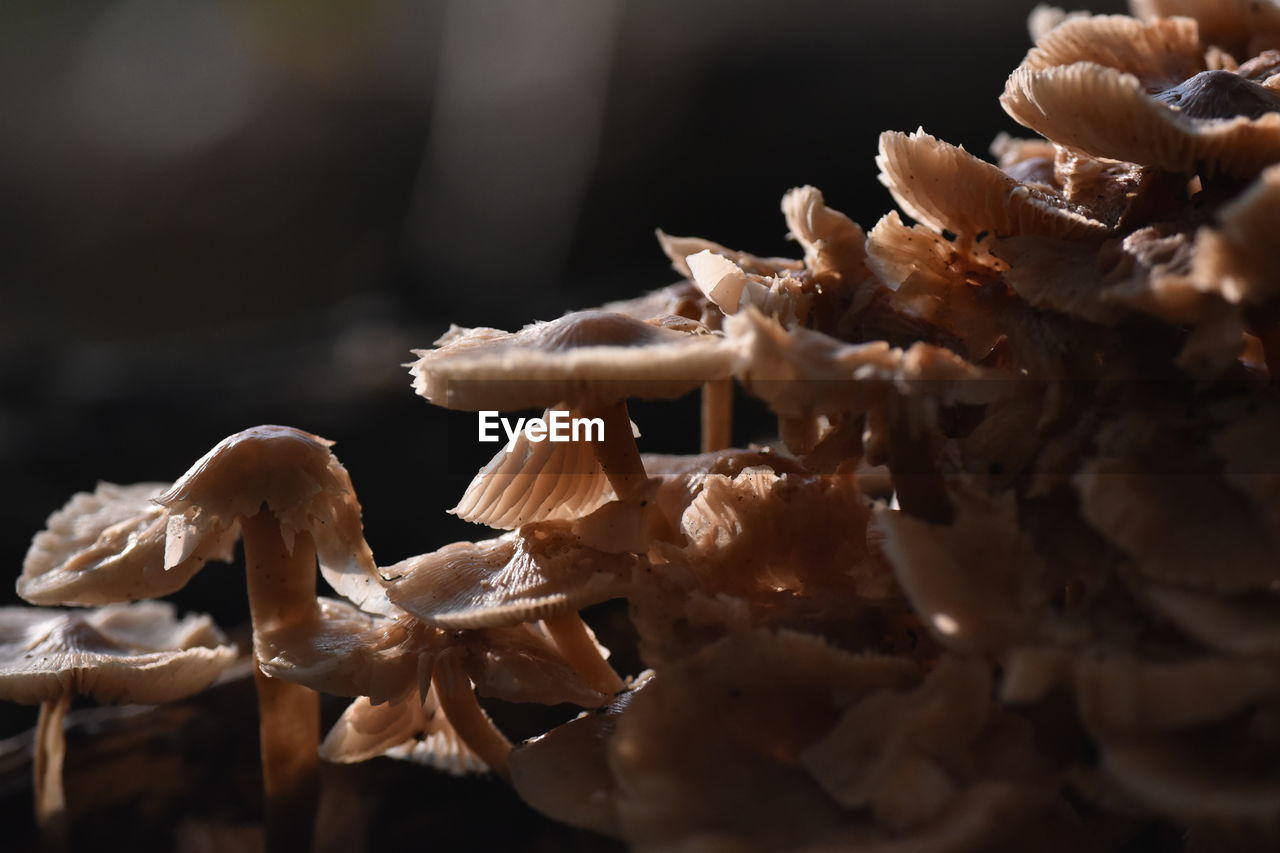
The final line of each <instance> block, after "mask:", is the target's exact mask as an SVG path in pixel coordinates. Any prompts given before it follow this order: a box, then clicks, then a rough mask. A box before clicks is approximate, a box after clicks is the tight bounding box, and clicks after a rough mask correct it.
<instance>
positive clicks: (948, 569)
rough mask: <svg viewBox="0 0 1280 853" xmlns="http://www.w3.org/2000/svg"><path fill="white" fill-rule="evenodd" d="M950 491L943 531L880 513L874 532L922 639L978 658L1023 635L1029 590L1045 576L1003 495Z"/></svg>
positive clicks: (1028, 623) (1010, 500) (1030, 604)
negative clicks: (951, 515) (949, 516)
mask: <svg viewBox="0 0 1280 853" xmlns="http://www.w3.org/2000/svg"><path fill="white" fill-rule="evenodd" d="M953 485H954V486H956V487H957V488H954V489H953V490H952V491H951V494H950V499H951V502H952V504H953V505H954V506H955V509H956V516H955V519H954V520H953V521H952V523H951V524H949V525H938V524H930V523H928V522H926V521H923V520H921V519H918V518H915V517H913V516H910V515H907V514H906V513H903V512H898V511H892V510H880V511H879V512H877V514H876V518H875V525H876V528H877V529H878V530H879V531H881V532H882V533H883V534H884V542H883V545H882V547H883V549H884V552H885V555H886V556H887V557H888V560H889V563H890V565H892V567H893V573H894V576H895V577H896V578H897V580H898V584H899V585H900V586H901V587H902V590H903V592H904V593H906V595H907V598H908V599H910V601H911V605H912V607H913V609H914V610H915V611H916V612H917V613H918V614H919V615H920V617H921V619H922V621H923V622H924V623H925V626H926V627H927V628H928V630H929V632H930V633H931V634H933V635H934V636H935V637H936V638H937V639H938V641H939V642H941V643H942V644H943V645H945V646H947V647H949V648H951V649H954V650H956V651H958V652H961V653H986V652H991V651H995V650H999V649H1002V648H1005V647H1007V646H1009V645H1010V644H1012V643H1014V642H1016V641H1017V640H1018V639H1019V638H1021V637H1023V636H1025V635H1026V633H1027V632H1028V631H1029V630H1030V629H1031V627H1032V624H1031V616H1032V614H1031V611H1032V610H1033V609H1034V607H1035V605H1036V600H1037V595H1036V593H1035V591H1034V587H1033V583H1034V579H1035V578H1037V577H1043V576H1045V574H1046V573H1047V568H1046V567H1045V566H1044V563H1043V561H1042V560H1041V558H1040V557H1039V556H1038V555H1036V554H1035V552H1034V550H1033V549H1032V546H1031V543H1030V542H1029V541H1028V540H1027V539H1026V537H1025V536H1024V535H1023V534H1022V532H1021V531H1020V530H1019V528H1018V521H1017V515H1016V503H1015V501H1014V500H1013V496H1012V494H1011V493H1005V494H1004V495H999V496H988V495H986V494H985V493H983V492H981V491H980V490H978V489H976V488H961V483H959V482H958V481H957V482H955V483H954V484H953Z"/></svg>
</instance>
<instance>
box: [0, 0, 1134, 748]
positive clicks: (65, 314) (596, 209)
mask: <svg viewBox="0 0 1280 853" xmlns="http://www.w3.org/2000/svg"><path fill="white" fill-rule="evenodd" d="M1033 5H1034V3H1033V0H969V2H964V3H957V2H954V0H896V2H892V3H869V2H855V0H846V2H833V1H832V0H825V2H819V0H790V2H787V3H782V2H776V0H365V2H346V0H325V2H322V3H315V2H303V0H267V1H266V2H264V0H223V2H175V0H81V2H77V3H38V2H23V1H22V0H16V2H7V3H3V4H0V46H2V47H0V87H3V88H2V89H0V115H2V116H3V122H2V124H3V130H2V131H0V288H2V290H0V293H2V301H0V483H2V484H3V507H2V509H3V512H2V513H0V563H2V564H3V565H5V566H7V567H8V572H9V577H16V576H17V574H18V572H19V570H20V567H21V564H22V559H23V554H24V553H25V551H26V548H27V545H28V543H29V541H30V538H31V536H32V534H33V533H35V532H36V531H37V530H39V529H40V528H41V527H42V526H43V524H44V520H45V518H46V516H47V515H48V514H49V513H50V512H52V511H53V510H55V509H56V508H58V507H59V506H61V505H62V504H63V503H64V502H65V501H66V500H67V499H68V498H69V497H70V495H71V494H72V493H74V492H76V491H81V490H90V489H92V488H93V487H94V484H95V483H96V482H97V481H98V480H108V481H114V482H121V483H129V482H138V481H144V480H172V479H174V478H175V477H177V476H178V475H179V474H181V473H182V472H183V471H185V470H186V468H187V467H188V466H189V465H190V464H191V462H192V461H194V460H195V459H196V458H198V457H199V456H200V455H201V454H203V453H204V452H205V451H206V450H207V449H208V448H210V447H211V446H212V445H213V444H214V443H216V442H217V441H218V440H219V439H221V438H222V437H223V436H225V435H228V434H230V433H233V432H236V431H238V430H240V429H243V428H245V427H248V426H252V425H255V424H259V423H282V424H290V425H294V426H298V427H301V428H304V429H306V430H309V431H312V432H315V433H318V434H320V435H323V436H326V437H328V438H331V439H334V440H336V441H337V442H338V444H337V447H336V452H337V453H338V455H339V458H341V459H342V461H343V462H344V464H345V465H346V466H347V468H348V469H349V470H350V472H351V474H352V477H353V479H354V482H355V485H356V488H357V490H358V492H359V495H360V498H361V501H362V503H363V505H364V508H365V518H366V532H367V536H368V539H369V541H370V543H371V544H372V546H373V549H374V552H375V554H376V555H377V556H378V558H379V562H380V563H381V564H383V565H387V564H389V563H391V562H394V561H397V560H400V559H402V558H404V557H407V556H410V555H413V554H417V553H421V552H424V551H428V550H433V549H435V548H437V547H439V546H440V545H443V544H445V543H446V542H449V541H453V540H456V539H461V538H474V537H477V536H483V535H485V534H484V533H482V532H479V531H475V530H472V529H471V528H470V525H466V524H464V523H463V522H461V521H459V520H457V519H456V518H454V517H452V516H450V515H447V514H446V510H447V509H448V508H450V507H451V506H453V505H454V503H455V502H456V500H457V498H458V497H459V496H460V495H461V493H462V491H463V489H464V488H465V486H466V484H467V482H468V481H469V479H470V476H471V474H472V473H473V472H474V470H475V469H476V468H478V467H479V466H480V464H482V463H483V462H484V461H485V460H486V459H487V456H488V453H487V452H485V450H482V449H481V446H480V445H478V444H477V445H475V446H474V454H473V455H471V448H470V445H469V444H468V443H467V442H466V441H460V440H458V439H457V436H459V435H463V434H465V435H474V430H475V416H474V415H472V414H451V413H446V412H443V411H440V410H437V409H434V408H432V407H431V406H430V405H428V404H427V403H426V402H425V401H423V400H422V399H420V398H417V397H416V396H414V394H413V393H412V391H411V389H410V385H409V380H408V376H407V374H406V372H405V370H404V368H403V367H402V366H401V365H402V363H403V362H405V361H407V360H409V359H410V358H411V356H410V353H409V350H410V348H412V347H426V346H429V345H430V343H431V342H432V341H433V340H434V339H435V338H436V337H438V336H439V335H440V334H441V333H442V332H443V331H445V330H446V329H447V328H448V325H449V324H450V323H451V322H454V323H458V324H461V325H468V326H474V325H489V326H496V327H499V328H506V329H514V328H518V327H519V326H520V325H521V324H523V323H526V322H529V321H532V320H535V319H544V320H545V319H553V318H555V317H557V316H559V315H560V314H562V313H563V312H564V311H565V310H567V309H571V308H581V307H588V306H592V305H597V304H600V303H602V302H605V301H607V300H611V299H618V298H624V297H627V296H631V295H636V294H639V293H640V292H642V291H644V290H646V289H651V288H655V287H659V286H662V285H665V284H668V283H670V282H671V281H672V280H673V278H674V274H673V273H672V271H671V269H670V267H669V265H668V263H667V261H666V259H665V258H664V257H663V255H662V253H661V252H660V251H659V250H658V246H657V243H656V241H655V240H654V236H653V231H654V229H655V228H658V227H661V228H663V229H664V230H666V231H668V232H670V233H674V234H679V235H697V236H703V237H707V238H710V239H713V240H716V241H718V242H721V243H724V244H726V245H729V246H731V247H734V248H740V249H746V250H749V251H753V252H756V253H758V254H764V255H775V254H776V255H787V254H794V253H795V252H794V247H793V246H792V245H790V244H788V243H787V241H786V239H785V230H786V229H785V226H784V224H783V220H782V217H781V214H780V212H779V200H780V199H781V196H782V194H783V193H784V192H785V191H786V190H787V189H788V188H790V187H793V186H797V185H801V184H806V183H808V184H814V185H816V186H818V187H819V188H821V189H822V190H823V191H824V192H825V193H826V197H827V201H828V203H829V204H830V205H832V206H833V207H836V208H838V209H840V210H843V211H845V212H846V213H848V214H850V215H851V216H852V217H853V218H854V219H855V220H857V221H858V222H860V223H861V224H863V226H864V227H868V228H869V227H870V226H871V225H872V224H874V223H875V221H876V220H877V219H878V218H879V217H880V216H881V215H882V214H883V213H884V212H886V211H887V210H889V209H890V208H891V206H892V200H891V199H890V197H889V195H888V193H887V192H886V191H885V190H884V188H883V187H881V186H880V184H879V183H878V181H877V179H876V167H875V164H874V162H873V159H874V156H875V152H876V139H877V135H878V134H879V133H880V131H882V130H885V129H897V130H912V129H915V128H916V127H917V126H921V125H922V126H923V127H924V128H925V129H926V130H928V131H929V132H930V133H933V134H934V135H937V136H940V137H942V138H944V139H947V140H949V141H951V142H955V143H961V144H963V145H965V147H966V148H968V149H969V150H971V151H977V152H985V151H986V149H987V146H988V144H989V143H990V141H991V140H992V138H993V137H994V136H995V135H996V133H997V132H999V131H1001V130H1007V131H1011V132H1016V131H1017V128H1016V126H1015V125H1014V124H1013V123H1012V122H1011V121H1010V120H1009V119H1007V118H1006V117H1005V116H1004V114H1003V112H1002V111H1001V109H1000V107H999V105H998V103H997V101H996V98H997V96H998V95H999V94H1000V92H1001V90H1002V88H1003V83H1004V79H1005V77H1006V75H1007V74H1008V73H1009V71H1010V70H1011V69H1012V68H1013V67H1014V66H1015V65H1016V64H1017V63H1018V61H1019V60H1020V59H1021V57H1022V55H1023V53H1024V52H1025V51H1026V49H1027V47H1028V37H1027V34H1026V29H1025V21H1026V17H1027V14H1028V12H1030V10H1031V8H1032V7H1033ZM1091 6H1092V10H1093V11H1095V12H1117V11H1122V10H1123V3H1121V2H1119V1H1118V0H1105V2H1103V0H1098V2H1094V3H1092V4H1091ZM696 410H697V404H696V400H692V399H690V400H686V401H681V402H678V403H675V404H666V405H664V406H655V407H646V408H643V409H641V410H637V411H636V413H635V414H636V420H637V422H638V423H639V424H640V426H641V427H642V429H643V430H644V438H642V440H641V449H642V450H659V451H692V450H695V449H696V445H697V435H696V429H697V417H696ZM751 424H752V421H751V420H750V419H749V418H748V419H747V421H746V422H745V423H744V424H743V425H742V426H741V427H740V428H739V434H738V435H737V438H738V440H739V441H740V442H743V441H747V440H749V439H751V438H753V437H757V436H755V435H752V434H750V430H751V429H753V427H752V425H751ZM450 436H454V438H453V439H452V440H450V438H449V437H450ZM487 450H488V451H489V452H492V446H487ZM237 572H238V570H235V569H231V568H227V567H221V566H217V565H213V566H211V567H209V568H208V569H206V570H205V571H204V572H203V573H202V574H200V575H198V576H197V578H196V579H195V581H193V583H192V585H191V587H189V588H188V589H187V590H186V591H184V592H183V593H181V594H180V595H179V596H177V599H178V602H179V604H180V605H181V606H183V607H188V608H198V609H200V610H205V611H209V612H211V613H213V615H214V616H215V618H217V619H218V620H219V621H220V622H221V623H222V624H224V625H228V626H234V625H238V624H242V623H243V622H244V620H245V618H246V613H247V608H246V605H245V602H244V593H243V581H242V579H241V578H239V577H235V576H234V575H236V574H237ZM0 589H2V590H3V591H2V592H0V603H8V602H10V601H16V597H15V596H14V594H13V592H12V586H11V584H10V582H8V581H6V582H4V583H3V584H0ZM33 719H34V710H32V709H22V710H21V711H20V712H18V711H16V710H15V709H13V708H12V707H6V708H0V721H3V722H4V724H5V725H4V726H3V728H4V731H0V736H3V735H6V734H9V733H12V732H13V731H15V730H16V729H17V728H20V727H22V726H26V725H30V723H31V721H32V720H33Z"/></svg>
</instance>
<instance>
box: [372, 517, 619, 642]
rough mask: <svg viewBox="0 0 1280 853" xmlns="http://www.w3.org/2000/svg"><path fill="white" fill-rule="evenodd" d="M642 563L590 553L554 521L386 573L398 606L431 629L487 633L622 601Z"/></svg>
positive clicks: (454, 547) (459, 547) (409, 562)
mask: <svg viewBox="0 0 1280 853" xmlns="http://www.w3.org/2000/svg"><path fill="white" fill-rule="evenodd" d="M642 560H643V558H641V557H637V556H635V555H634V554H607V553H604V552H602V551H597V550H595V549H593V548H588V547H585V546H583V545H582V544H581V542H580V541H579V540H578V537H577V536H576V535H574V534H573V533H572V532H571V530H570V529H569V528H568V526H567V525H564V524H562V523H556V522H549V523H547V524H543V525H535V526H530V527H527V528H525V529H524V530H522V531H521V532H520V533H518V534H516V533H513V534H507V535H506V536H502V537H499V538H497V539H490V540H487V541H484V542H475V543H472V542H455V543H453V544H452V545H446V546H445V547H443V548H441V549H439V550H438V551H434V552H432V553H430V554H423V555H422V556H419V557H410V558H409V559H407V560H402V561H400V562H399V563H396V564H395V565H392V566H388V567H386V568H384V569H383V570H382V572H383V574H384V575H385V576H386V577H387V578H389V580H388V581H387V594H388V596H389V598H390V600H391V601H392V602H394V603H395V604H396V605H397V606H398V607H401V608H403V609H404V610H406V611H408V612H410V613H412V614H413V615H414V616H416V617H418V618H419V619H421V620H422V621H423V622H425V623H427V624H429V625H437V626H439V627H442V628H486V627H496V626H501V625H514V624H517V623H519V622H528V621H531V620H534V619H541V618H543V617H545V616H550V615H553V614H556V613H565V612H568V611H570V610H579V609H581V608H583V607H586V606H588V605H590V604H596V603H599V602H601V601H605V600H607V599H610V598H615V597H618V596H620V595H623V594H624V593H625V591H626V585H627V581H628V579H629V576H630V572H631V569H632V567H634V566H636V565H639V564H640V563H641V562H642Z"/></svg>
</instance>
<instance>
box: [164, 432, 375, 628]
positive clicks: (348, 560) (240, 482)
mask: <svg viewBox="0 0 1280 853" xmlns="http://www.w3.org/2000/svg"><path fill="white" fill-rule="evenodd" d="M332 446H333V442H331V441H329V440H328V439H324V438H320V437H319V436H316V435H312V434H311V433H307V432H303V431H302V430H299V429H294V428H293V427H286V426H274V425H265V426H257V427H252V428H250V429H246V430H243V431H241V432H238V433H236V434H235V435H231V436H228V437H226V438H224V439H223V440H222V441H220V442H218V443H217V445H215V446H214V447H213V449H212V450H210V451H209V452H208V453H206V454H205V455H204V456H202V457H201V458H200V459H199V460H197V461H196V463H195V464H194V465H192V466H191V468H190V469H189V470H188V471H187V473H185V474H183V475H182V477H181V478H179V479H178V481H177V482H176V483H174V484H173V486H172V487H171V488H170V489H169V490H168V491H167V492H165V493H164V494H163V495H161V496H160V497H158V498H156V503H158V504H159V505H160V506H162V507H164V508H165V509H166V510H167V511H168V514H169V520H168V528H167V539H166V544H165V565H166V566H174V565H178V564H179V563H181V562H182V561H183V560H185V559H187V558H188V557H189V556H190V554H192V553H194V552H195V551H197V550H198V549H199V548H201V547H202V543H203V542H205V540H206V539H207V537H209V536H210V534H211V533H214V532H216V531H218V530H220V529H224V528H225V527H227V526H228V525H230V524H232V523H234V522H235V520H236V519H238V518H242V517H244V518H247V517H251V516H254V515H256V514H257V513H258V512H259V511H260V510H261V509H262V508H263V507H264V506H265V507H266V508H267V509H268V510H269V511H270V512H271V513H272V514H273V515H274V516H275V517H276V519H277V521H278V522H279V524H280V535H281V538H282V539H283V540H284V544H285V547H286V548H292V547H293V540H294V537H295V536H297V535H298V534H300V533H309V534H310V535H311V538H312V539H313V540H314V541H315V546H316V556H317V557H318V559H319V562H320V571H321V573H322V574H323V575H324V578H325V580H326V581H328V582H329V585H330V586H332V587H333V588H334V589H335V590H337V592H338V593H339V594H341V595H342V596H343V597H344V598H346V599H348V600H349V601H351V602H353V603H354V604H356V606H358V607H360V608H361V609H364V610H367V611H369V612H372V613H380V614H382V615H394V610H392V609H390V608H389V606H388V605H387V603H386V598H385V596H384V595H383V594H382V589H381V586H380V585H379V582H378V575H377V568H376V566H375V564H374V561H373V553H372V552H371V551H370V550H369V545H368V543H366V542H365V539H364V525H363V524H362V522H361V520H360V503H359V501H357V500H356V494H355V488H354V487H353V486H352V485H351V477H350V476H349V475H348V474H347V469H345V468H343V467H342V464H341V463H340V462H338V460H337V458H336V457H334V455H333V453H332V452H331V451H330V450H329V448H330V447H332Z"/></svg>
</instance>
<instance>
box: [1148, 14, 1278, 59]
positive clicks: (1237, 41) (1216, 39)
mask: <svg viewBox="0 0 1280 853" xmlns="http://www.w3.org/2000/svg"><path fill="white" fill-rule="evenodd" d="M1129 6H1130V8H1131V9H1132V10H1133V14H1134V15H1136V16H1137V17H1139V18H1141V19H1142V20H1144V21H1150V22H1154V21H1157V20H1160V19H1161V18H1166V19H1167V18H1172V17H1175V16H1182V17H1187V18H1192V19H1194V20H1195V22H1196V24H1197V26H1198V29H1199V32H1200V36H1201V38H1202V40H1203V41H1204V43H1205V44H1211V45H1215V46H1217V47H1220V48H1225V49H1226V50H1229V51H1232V52H1234V53H1235V54H1236V55H1237V57H1238V58H1240V59H1245V58H1247V57H1249V56H1253V55H1254V54H1256V53H1259V52H1260V51H1262V50H1265V49H1267V48H1275V47H1280V5H1277V3H1276V1H1275V0H1129Z"/></svg>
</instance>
